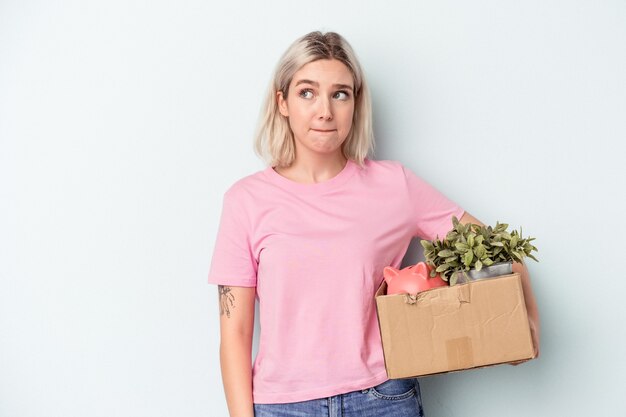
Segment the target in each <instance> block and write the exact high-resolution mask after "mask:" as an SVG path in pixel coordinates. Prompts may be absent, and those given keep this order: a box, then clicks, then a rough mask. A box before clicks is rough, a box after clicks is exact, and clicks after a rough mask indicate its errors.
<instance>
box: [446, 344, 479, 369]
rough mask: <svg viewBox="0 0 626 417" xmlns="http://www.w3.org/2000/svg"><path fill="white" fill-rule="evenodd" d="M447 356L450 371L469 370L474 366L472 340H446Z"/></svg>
mask: <svg viewBox="0 0 626 417" xmlns="http://www.w3.org/2000/svg"><path fill="white" fill-rule="evenodd" d="M446 355H447V357H448V368H449V369H450V370H453V369H468V368H472V367H473V366H474V352H473V350H472V340H471V339H470V338H469V337H458V338H456V339H449V340H446Z"/></svg>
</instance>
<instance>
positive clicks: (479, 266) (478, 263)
mask: <svg viewBox="0 0 626 417" xmlns="http://www.w3.org/2000/svg"><path fill="white" fill-rule="evenodd" d="M481 269H483V263H482V262H480V260H478V261H476V270H477V271H480V270H481Z"/></svg>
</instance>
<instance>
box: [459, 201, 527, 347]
mask: <svg viewBox="0 0 626 417" xmlns="http://www.w3.org/2000/svg"><path fill="white" fill-rule="evenodd" d="M459 222H460V223H461V224H467V223H473V224H478V225H480V226H484V224H483V223H482V222H481V221H480V220H478V219H477V218H475V217H474V216H472V215H471V214H469V213H465V214H464V215H463V216H462V217H461V218H460V219H459ZM513 272H519V274H520V277H521V280H522V290H523V291H524V300H525V302H526V311H527V312H528V324H529V325H530V333H531V335H532V338H533V345H534V348H535V357H538V356H539V311H538V310H537V303H536V302H535V295H534V294H533V289H532V287H531V286H530V276H529V274H528V268H526V265H524V264H523V263H517V262H514V263H513Z"/></svg>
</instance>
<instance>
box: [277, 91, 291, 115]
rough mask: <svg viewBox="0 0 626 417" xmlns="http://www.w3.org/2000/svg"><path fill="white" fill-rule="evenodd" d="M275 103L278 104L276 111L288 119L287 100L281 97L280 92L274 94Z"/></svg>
mask: <svg viewBox="0 0 626 417" xmlns="http://www.w3.org/2000/svg"><path fill="white" fill-rule="evenodd" d="M276 102H277V103H278V111H279V112H280V114H282V115H283V116H285V117H289V109H288V108H287V100H285V97H284V96H283V92H282V91H278V92H277V93H276Z"/></svg>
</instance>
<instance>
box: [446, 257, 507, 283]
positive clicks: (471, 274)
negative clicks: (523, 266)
mask: <svg viewBox="0 0 626 417" xmlns="http://www.w3.org/2000/svg"><path fill="white" fill-rule="evenodd" d="M512 273H513V262H502V263H498V264H493V265H491V266H484V267H482V269H481V270H480V271H477V270H476V269H470V270H469V271H461V272H458V273H457V280H456V284H464V283H466V282H470V281H478V280H481V279H488V278H493V277H498V276H500V275H507V274H512ZM456 284H455V285H456Z"/></svg>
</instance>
